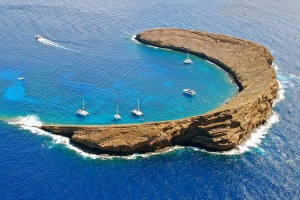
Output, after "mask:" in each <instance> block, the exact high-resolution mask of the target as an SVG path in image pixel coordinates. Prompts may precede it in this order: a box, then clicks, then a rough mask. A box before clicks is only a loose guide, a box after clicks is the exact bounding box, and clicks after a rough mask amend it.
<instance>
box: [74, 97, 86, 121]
mask: <svg viewBox="0 0 300 200" xmlns="http://www.w3.org/2000/svg"><path fill="white" fill-rule="evenodd" d="M76 114H77V115H80V116H83V117H84V116H87V115H88V114H89V112H88V111H86V110H84V99H82V109H80V110H77V112H76Z"/></svg>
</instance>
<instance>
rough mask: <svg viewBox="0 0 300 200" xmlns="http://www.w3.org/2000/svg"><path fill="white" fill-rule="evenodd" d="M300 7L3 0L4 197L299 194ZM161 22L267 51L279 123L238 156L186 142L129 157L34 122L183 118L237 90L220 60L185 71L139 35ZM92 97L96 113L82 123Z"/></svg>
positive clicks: (173, 55) (0, 149)
mask: <svg viewBox="0 0 300 200" xmlns="http://www.w3.org/2000/svg"><path fill="white" fill-rule="evenodd" d="M299 9H300V2H299V1H296V0H291V1H285V2H284V1H275V0H266V1H258V0H253V1H230V0H220V1H211V2H210V1H202V0H197V1H196V0H194V1H193V0H182V1H177V0H174V1H169V0H164V1H162V0H153V1H138V0H128V1H111V0H107V1H101V0H84V1H79V0H75V1H71V0H66V1H59V0H52V1H44V2H41V1H37V0H27V1H23V0H1V2H0V13H1V16H0V42H1V43H0V96H1V98H0V119H1V120H0V136H1V137H0V138H1V139H0V169H1V170H0V194H1V199H66V198H67V199H300V186H299V180H300V150H299V145H300V142H299V141H300V137H299V133H300V126H299V122H300V114H299V113H298V112H297V111H298V110H299V103H298V99H299V98H300V91H299V86H300V67H299V63H300V57H299V53H298V52H300V43H299V41H300V34H299V33H300V14H299ZM157 27H174V28H183V29H193V30H202V31H207V32H215V33H222V34H228V35H232V36H236V37H240V38H244V39H248V40H251V41H254V42H257V43H260V44H262V45H264V46H266V47H267V48H268V49H269V50H270V52H271V53H272V54H273V56H274V57H275V62H274V67H275V69H276V71H277V79H278V81H279V83H280V91H279V93H278V97H277V99H276V104H275V105H274V108H273V110H274V112H273V115H272V116H271V117H270V119H269V120H268V121H267V122H266V123H265V124H264V125H262V126H261V127H259V128H258V129H256V130H254V131H253V133H252V135H251V137H250V138H249V140H247V141H245V142H244V143H243V144H241V145H240V146H239V147H238V148H236V149H234V150H231V151H228V152H223V153H220V152H214V153H212V152H207V151H205V150H204V149H199V148H194V147H186V148H184V147H180V146H176V147H174V148H171V149H168V150H166V151H165V152H162V153H149V154H134V155H130V156H126V157H117V156H108V155H94V154H90V153H87V152H83V151H82V150H80V149H78V148H77V147H76V146H73V145H72V144H70V141H69V139H68V138H64V137H61V136H56V135H53V134H51V133H48V132H45V131H42V130H40V129H38V128H35V127H33V126H35V125H41V124H81V125H84V124H90V125H94V124H127V123H143V122H150V121H161V120H171V119H178V118H183V117H188V116H193V115H198V114H203V113H205V112H207V111H209V110H212V109H214V108H217V107H218V106H220V105H222V104H224V103H225V102H226V101H227V100H229V99H230V98H232V97H233V96H234V95H235V94H236V92H237V87H236V85H235V84H233V83H232V82H231V80H230V78H229V77H228V76H227V74H226V73H225V72H224V71H223V70H221V69H219V68H218V67H216V66H215V65H213V64H211V63H209V62H207V61H205V60H202V59H200V58H198V57H195V56H192V55H191V58H192V60H193V61H194V63H193V64H191V65H184V64H183V63H182V61H183V60H184V59H185V58H186V54H185V53H180V52H175V51H171V50H168V49H160V48H154V47H151V46H145V45H142V44H139V43H138V42H136V41H135V40H134V39H133V38H134V35H136V34H137V33H139V32H141V31H143V30H146V29H150V28H157ZM37 34H40V35H42V36H43V37H44V38H45V39H43V40H41V41H40V42H38V41H36V40H35V36H36V35H37ZM18 77H24V80H23V81H20V80H18ZM184 88H192V89H194V90H196V92H197V94H196V95H195V96H194V97H188V96H185V95H183V93H182V90H183V89H184ZM83 99H84V102H85V109H87V110H88V112H89V113H90V115H89V116H87V117H85V118H80V117H78V116H76V114H75V112H76V110H78V109H80V108H81V106H82V100H83ZM138 99H139V100H140V108H141V110H142V111H143V112H144V116H143V117H138V118H137V117H134V116H132V115H131V113H130V111H131V110H132V109H134V108H137V102H138ZM117 106H118V107H119V113H120V115H121V116H122V119H121V120H120V121H115V120H114V119H113V115H114V114H115V112H116V107H117ZM288 111H289V112H288Z"/></svg>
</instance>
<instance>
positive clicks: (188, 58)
mask: <svg viewBox="0 0 300 200" xmlns="http://www.w3.org/2000/svg"><path fill="white" fill-rule="evenodd" d="M183 63H184V64H191V63H193V61H192V60H191V59H190V54H189V53H188V54H187V58H186V59H185V60H184V61H183Z"/></svg>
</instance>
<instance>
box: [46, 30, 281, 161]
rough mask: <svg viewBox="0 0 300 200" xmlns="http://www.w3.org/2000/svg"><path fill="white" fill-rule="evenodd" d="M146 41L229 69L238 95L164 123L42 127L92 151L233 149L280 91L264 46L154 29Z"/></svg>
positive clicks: (144, 34) (264, 115) (143, 38)
mask: <svg viewBox="0 0 300 200" xmlns="http://www.w3.org/2000/svg"><path fill="white" fill-rule="evenodd" d="M136 39H137V40H138V41H139V42H141V43H144V44H149V45H152V46H157V47H162V48H169V49H173V50H177V51H183V52H189V53H191V54H194V55H197V56H199V57H202V58H204V59H207V60H209V61H211V62H213V63H215V64H217V65H218V66H220V67H221V68H223V69H224V70H225V71H227V72H228V74H229V75H230V76H231V77H232V78H233V80H234V81H235V82H236V84H237V85H238V86H239V93H238V94H237V95H236V96H235V97H233V98H232V99H231V100H230V101H229V102H228V103H227V104H224V105H222V106H221V107H219V108H217V109H215V110H213V111H210V112H208V113H206V114H204V115H200V116H194V117H190V118H185V119H179V120H172V121H166V122H155V123H145V124H136V125H114V126H58V125H44V126H43V127H42V128H43V129H44V130H47V131H51V132H53V133H55V134H60V135H64V136H67V137H70V138H71V141H72V142H73V143H75V144H78V145H79V146H81V147H83V148H87V149H89V150H92V151H94V152H99V153H111V154H119V155H120V154H132V153H144V152H149V151H156V150H158V149H162V148H165V147H168V146H172V145H192V146H200V147H204V148H207V149H210V150H229V149H232V148H234V147H235V146H236V145H238V144H239V143H241V142H242V141H243V140H244V139H245V138H247V136H248V135H249V133H250V132H251V131H252V130H253V129H255V128H256V127H257V126H259V125H260V124H262V123H264V122H265V121H266V119H267V118H268V117H269V116H270V114H271V112H272V104H273V100H274V98H275V97H276V94H277V91H278V83H277V81H276V73H275V70H274V69H273V67H272V62H273V60H274V59H273V57H272V55H271V54H270V52H269V51H268V50H267V49H266V48H265V47H263V46H261V45H259V44H256V43H254V42H250V41H247V40H243V39H239V38H235V37H230V36H227V35H220V34H213V33H206V32H200V31H191V30H180V29H152V30H147V31H144V32H142V33H140V34H138V35H137V36H136Z"/></svg>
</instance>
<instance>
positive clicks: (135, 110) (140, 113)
mask: <svg viewBox="0 0 300 200" xmlns="http://www.w3.org/2000/svg"><path fill="white" fill-rule="evenodd" d="M131 113H132V114H134V115H137V116H142V115H143V114H144V113H143V112H142V111H140V99H138V108H137V109H133V110H132V111H131Z"/></svg>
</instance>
